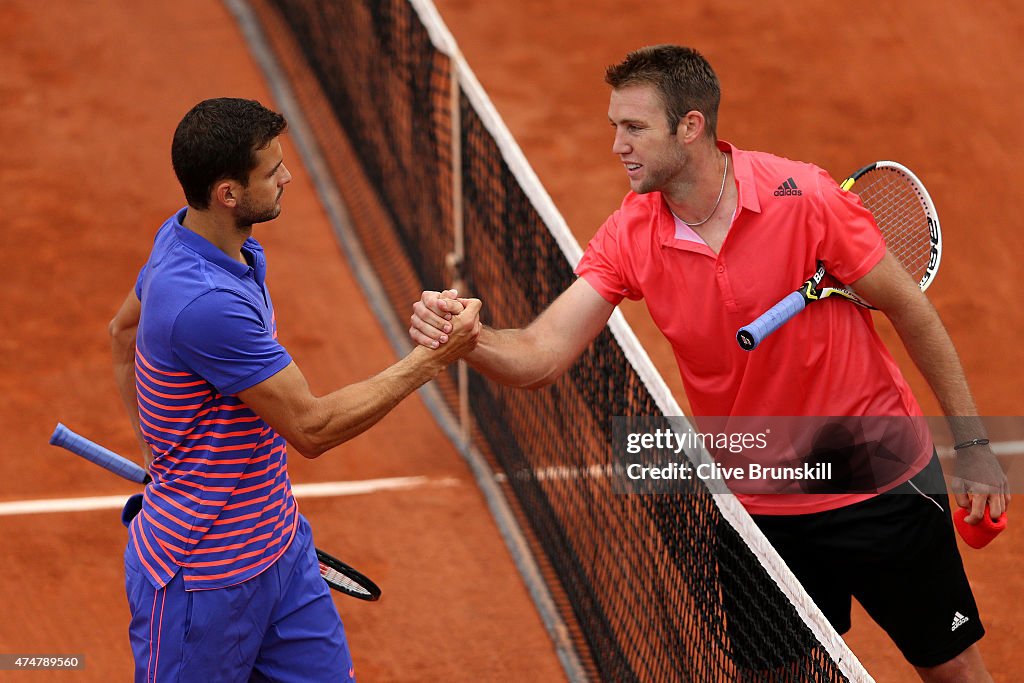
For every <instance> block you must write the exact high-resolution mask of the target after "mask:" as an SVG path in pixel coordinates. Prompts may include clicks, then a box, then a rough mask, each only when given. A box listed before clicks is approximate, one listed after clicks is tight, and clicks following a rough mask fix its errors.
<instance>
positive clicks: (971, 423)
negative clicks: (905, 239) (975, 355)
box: [890, 297, 984, 442]
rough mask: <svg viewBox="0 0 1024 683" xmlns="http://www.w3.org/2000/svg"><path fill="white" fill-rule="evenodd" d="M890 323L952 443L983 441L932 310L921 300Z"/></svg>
mask: <svg viewBox="0 0 1024 683" xmlns="http://www.w3.org/2000/svg"><path fill="white" fill-rule="evenodd" d="M890 319H891V320H892V323H893V326H894V327H895V328H896V331H897V333H898V334H899V335H900V338H901V339H902V340H903V343H904V345H905V346H906V348H907V352H908V353H909V354H910V357H911V359H912V360H913V361H914V363H915V364H916V365H917V367H918V369H919V370H920V371H921V374H922V375H923V376H924V378H925V380H926V381H927V382H928V385H929V386H930V387H931V389H932V392H933V393H934V394H935V397H936V398H937V399H938V401H939V405H940V406H941V407H942V411H943V413H944V414H945V415H946V416H947V420H948V422H949V425H950V429H951V430H952V432H953V437H954V439H956V440H957V441H958V442H961V441H967V440H970V439H974V438H980V437H983V436H984V426H983V425H982V423H981V420H980V419H979V418H978V417H977V415H978V409H977V406H976V405H975V402H974V397H973V396H972V395H971V391H970V387H969V386H968V383H967V377H966V375H965V373H964V370H963V365H962V364H961V363H960V358H959V356H958V355H957V352H956V348H955V346H954V345H953V340H952V339H951V338H950V336H949V333H948V332H947V331H946V328H945V326H944V325H943V324H942V320H941V319H940V318H939V315H938V313H937V312H936V311H935V308H934V307H933V306H932V305H931V304H930V303H929V302H928V301H927V299H925V298H924V297H921V300H920V301H919V302H918V303H916V304H915V305H913V306H911V307H908V309H907V310H906V311H904V312H902V313H901V314H899V315H895V316H893V315H891V316H890Z"/></svg>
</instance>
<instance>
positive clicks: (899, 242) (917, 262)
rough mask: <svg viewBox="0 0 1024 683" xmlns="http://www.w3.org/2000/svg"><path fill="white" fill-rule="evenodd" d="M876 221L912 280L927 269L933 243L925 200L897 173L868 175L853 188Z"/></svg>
mask: <svg viewBox="0 0 1024 683" xmlns="http://www.w3.org/2000/svg"><path fill="white" fill-rule="evenodd" d="M853 189H854V191H855V192H856V193H857V194H858V195H859V196H860V199H861V202H863V204H864V206H865V207H866V208H867V209H868V210H869V211H870V212H871V214H872V215H873V216H874V217H875V222H876V223H878V227H879V229H880V230H881V231H882V235H883V236H884V237H885V242H886V246H887V248H888V249H889V251H890V252H891V253H892V254H893V255H894V256H895V257H896V258H897V260H899V262H900V263H901V264H902V265H903V267H904V268H906V270H907V272H908V273H910V274H911V276H913V278H914V279H915V280H918V281H920V280H921V279H922V278H923V277H924V275H925V273H926V272H927V269H928V262H929V259H930V258H931V250H932V241H931V234H930V229H929V226H928V212H927V210H926V209H925V204H924V199H923V198H922V197H921V195H920V194H919V193H918V191H917V189H916V187H915V185H914V184H913V183H912V182H911V181H910V179H909V178H907V177H906V176H904V175H903V174H902V173H900V172H899V171H898V170H895V169H890V168H879V169H875V170H873V171H869V172H868V173H867V174H865V175H864V177H862V178H860V179H859V180H858V181H857V183H856V184H855V185H854V187H853Z"/></svg>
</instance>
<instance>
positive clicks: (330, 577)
mask: <svg viewBox="0 0 1024 683" xmlns="http://www.w3.org/2000/svg"><path fill="white" fill-rule="evenodd" d="M320 576H322V577H323V579H324V581H327V583H330V584H333V585H336V586H338V587H340V588H341V589H342V590H346V591H348V592H350V593H359V594H361V595H372V592H371V591H370V590H369V589H367V588H366V587H365V586H363V585H362V584H361V583H359V582H357V581H355V580H353V579H352V578H351V577H348V576H346V575H345V574H342V573H341V572H339V571H338V570H337V569H334V568H333V567H329V566H327V565H326V564H324V563H323V562H321V563H320Z"/></svg>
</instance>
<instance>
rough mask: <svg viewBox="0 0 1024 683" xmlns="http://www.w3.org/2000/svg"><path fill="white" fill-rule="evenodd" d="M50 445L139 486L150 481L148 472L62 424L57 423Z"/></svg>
mask: <svg viewBox="0 0 1024 683" xmlns="http://www.w3.org/2000/svg"><path fill="white" fill-rule="evenodd" d="M50 443H51V444H52V445H54V446H60V447H61V448H66V449H67V450H69V451H71V452H72V453H75V454H76V455H80V456H82V457H83V458H85V459H86V460H88V461H89V462H91V463H93V464H96V465H99V466H100V467H102V468H104V469H106V470H109V471H110V472H113V473H114V474H116V475H118V476H120V477H124V478H125V479H128V480H129V481H134V482H135V483H137V484H146V483H148V482H149V481H150V478H149V475H148V474H146V470H144V469H142V468H141V467H139V466H138V465H137V464H135V463H134V462H132V461H131V460H128V459H127V458H122V457H121V456H120V455H118V454H117V453H114V452H113V451H109V450H107V449H106V448H104V447H103V446H100V445H99V444H98V443H93V442H92V441H90V440H89V439H87V438H85V437H84V436H81V435H79V434H76V433H75V432H73V431H71V430H70V429H68V428H67V427H65V426H64V425H62V424H61V423H59V422H58V423H57V428H56V429H54V430H53V436H51V437H50Z"/></svg>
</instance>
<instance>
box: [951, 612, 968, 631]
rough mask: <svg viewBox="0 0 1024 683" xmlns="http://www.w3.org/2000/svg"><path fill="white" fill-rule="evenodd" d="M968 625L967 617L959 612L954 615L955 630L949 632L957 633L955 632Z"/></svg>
mask: <svg viewBox="0 0 1024 683" xmlns="http://www.w3.org/2000/svg"><path fill="white" fill-rule="evenodd" d="M966 623H967V617H965V616H964V615H962V614H960V613H959V612H957V613H956V614H954V615H953V628H951V629H949V630H950V631H955V630H957V629H958V628H960V627H961V626H963V625H964V624H966Z"/></svg>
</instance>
